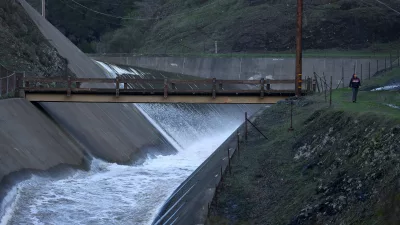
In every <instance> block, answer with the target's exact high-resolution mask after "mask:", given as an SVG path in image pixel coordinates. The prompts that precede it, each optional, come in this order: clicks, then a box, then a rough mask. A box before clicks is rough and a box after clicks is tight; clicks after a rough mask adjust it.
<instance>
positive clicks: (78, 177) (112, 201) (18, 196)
mask: <svg viewBox="0 0 400 225" xmlns="http://www.w3.org/2000/svg"><path fill="white" fill-rule="evenodd" d="M135 105H136V107H137V108H138V109H139V110H140V111H141V112H142V113H143V114H144V115H145V117H146V118H147V119H148V120H149V121H150V122H151V123H152V124H153V125H154V126H155V127H156V128H157V129H159V131H160V132H161V133H162V134H163V135H164V136H169V137H167V138H168V140H170V141H171V142H173V144H174V145H175V146H176V147H177V149H178V153H177V154H174V155H169V156H156V157H153V158H148V159H147V160H146V161H145V162H144V163H143V164H141V165H117V164H113V163H107V162H104V161H101V160H99V159H93V160H92V163H91V169H90V170H89V171H88V172H87V171H75V172H73V173H72V174H70V176H68V177H67V178H63V179H54V178H46V177H38V176H34V177H33V178H31V179H29V180H26V181H23V182H21V183H19V184H18V185H17V186H15V187H14V188H13V189H12V190H10V192H9V193H8V195H7V196H6V197H5V198H4V200H3V202H2V204H1V205H0V217H1V219H0V224H1V225H6V224H7V225H8V224H10V225H11V224H46V225H47V224H57V225H59V224H60V225H62V224H68V225H70V224H108V225H112V224H140V225H144V224H151V222H152V221H153V219H154V217H155V216H156V214H157V212H158V209H159V208H160V207H161V206H162V205H163V203H164V202H165V200H166V199H167V198H168V197H169V196H170V195H171V194H172V192H173V191H174V190H175V189H176V188H177V187H178V186H179V185H180V183H182V182H183V181H184V180H185V179H186V178H187V177H188V176H189V175H190V174H191V173H192V172H193V171H194V170H195V169H196V168H197V167H198V166H199V165H200V164H201V163H202V162H203V161H204V160H205V159H206V158H207V157H208V156H209V155H210V154H211V153H212V152H213V151H214V150H215V149H216V148H218V146H219V145H220V144H222V142H224V141H225V140H226V139H227V138H228V136H229V135H230V134H231V133H232V132H233V131H234V130H235V129H236V128H237V127H238V126H239V125H240V124H241V123H242V122H243V119H244V118H243V114H244V111H248V112H249V114H251V113H252V112H254V111H255V110H256V109H258V108H259V106H251V107H250V106H246V105H219V106H216V105H201V106H200V105H197V106H195V105H186V104H179V105H168V104H135Z"/></svg>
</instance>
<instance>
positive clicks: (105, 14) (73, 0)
mask: <svg viewBox="0 0 400 225" xmlns="http://www.w3.org/2000/svg"><path fill="white" fill-rule="evenodd" d="M70 1H72V2H73V3H75V4H77V5H78V6H80V7H82V8H85V9H86V10H89V11H91V12H94V13H97V14H100V15H103V16H107V17H112V18H117V19H122V20H138V21H146V20H158V19H161V18H162V17H148V18H135V17H122V16H115V15H112V14H107V13H102V12H99V11H97V10H94V9H91V8H89V7H87V6H84V5H82V4H80V3H79V2H76V1H75V0H70ZM216 3H218V1H214V2H212V3H209V4H206V5H204V6H201V7H199V8H196V9H193V10H190V11H186V12H183V13H177V14H172V15H167V16H168V17H171V16H179V15H184V14H187V13H191V12H194V11H198V10H201V9H203V8H205V7H208V6H210V5H214V4H216Z"/></svg>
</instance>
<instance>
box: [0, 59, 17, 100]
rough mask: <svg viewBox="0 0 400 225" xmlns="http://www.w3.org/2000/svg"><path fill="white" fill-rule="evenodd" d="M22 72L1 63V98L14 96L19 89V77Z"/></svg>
mask: <svg viewBox="0 0 400 225" xmlns="http://www.w3.org/2000/svg"><path fill="white" fill-rule="evenodd" d="M20 75H21V74H19V73H17V72H14V71H10V70H8V69H7V68H5V67H3V66H2V65H0V99H4V98H9V97H14V96H15V91H16V90H17V86H18V85H17V77H18V76H20Z"/></svg>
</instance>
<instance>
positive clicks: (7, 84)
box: [6, 75, 8, 95]
mask: <svg viewBox="0 0 400 225" xmlns="http://www.w3.org/2000/svg"><path fill="white" fill-rule="evenodd" d="M6 83H7V88H6V95H8V75H7V76H6Z"/></svg>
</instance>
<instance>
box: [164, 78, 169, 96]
mask: <svg viewBox="0 0 400 225" xmlns="http://www.w3.org/2000/svg"><path fill="white" fill-rule="evenodd" d="M167 97H168V80H167V78H165V79H164V98H167Z"/></svg>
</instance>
